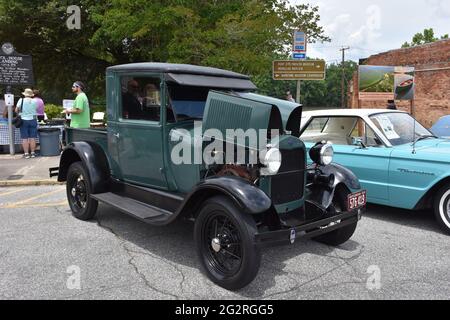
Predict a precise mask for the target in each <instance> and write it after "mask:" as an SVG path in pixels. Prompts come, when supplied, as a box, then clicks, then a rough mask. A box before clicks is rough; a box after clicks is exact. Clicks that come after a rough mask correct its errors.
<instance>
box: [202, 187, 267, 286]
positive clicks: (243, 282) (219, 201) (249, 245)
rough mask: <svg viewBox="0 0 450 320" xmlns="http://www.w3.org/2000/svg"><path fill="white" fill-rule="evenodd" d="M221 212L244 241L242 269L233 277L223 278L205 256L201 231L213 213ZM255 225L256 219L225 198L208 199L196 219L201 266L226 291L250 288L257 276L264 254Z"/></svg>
mask: <svg viewBox="0 0 450 320" xmlns="http://www.w3.org/2000/svg"><path fill="white" fill-rule="evenodd" d="M217 210H220V211H222V213H224V214H225V215H226V216H227V217H228V218H229V219H230V220H231V221H232V222H233V224H234V225H235V226H236V228H237V229H238V230H239V233H240V236H241V239H242V244H241V245H242V250H243V257H242V264H241V267H240V270H239V271H238V272H237V273H236V274H235V275H233V276H231V277H221V276H220V275H218V274H216V272H215V271H214V270H213V269H212V268H211V267H210V266H209V264H208V262H207V258H206V256H205V255H204V253H203V245H202V243H201V242H202V232H203V227H204V224H205V222H206V221H207V220H208V217H209V215H210V214H211V213H213V212H216V211H217ZM256 230H257V229H256V225H255V222H254V221H253V218H252V217H251V216H249V215H246V214H243V213H241V212H240V211H239V210H238V208H237V207H236V205H235V204H234V203H233V202H232V201H231V200H229V199H228V198H226V197H224V196H216V197H212V198H209V199H207V200H206V201H205V203H204V204H203V206H202V208H201V210H200V213H199V215H198V217H197V219H196V220H195V226H194V241H195V244H196V247H197V254H198V257H199V259H200V264H201V266H202V269H203V271H204V272H205V273H206V275H207V276H208V278H209V279H210V280H211V281H212V282H214V283H216V284H217V285H219V286H221V287H222V288H225V289H227V290H239V289H241V288H243V287H245V286H247V285H248V284H249V283H250V282H252V281H253V279H254V278H255V277H256V275H257V274H258V270H259V266H260V263H261V252H260V250H259V248H257V246H256V245H255V243H254V241H253V238H254V234H255V233H256Z"/></svg>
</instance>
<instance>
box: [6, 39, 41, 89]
mask: <svg viewBox="0 0 450 320" xmlns="http://www.w3.org/2000/svg"><path fill="white" fill-rule="evenodd" d="M0 84H2V85H8V86H28V85H34V77H33V63H32V59H31V56H27V55H22V54H19V53H17V52H15V51H14V48H13V47H12V45H10V44H8V43H6V44H3V45H2V47H1V50H0Z"/></svg>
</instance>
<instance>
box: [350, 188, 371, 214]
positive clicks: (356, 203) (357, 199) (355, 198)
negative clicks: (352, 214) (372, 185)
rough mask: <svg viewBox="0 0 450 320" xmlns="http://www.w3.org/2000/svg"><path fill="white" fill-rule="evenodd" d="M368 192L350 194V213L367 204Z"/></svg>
mask: <svg viewBox="0 0 450 320" xmlns="http://www.w3.org/2000/svg"><path fill="white" fill-rule="evenodd" d="M366 194H367V192H366V190H363V191H360V192H355V193H352V194H349V195H348V197H347V208H348V211H352V210H355V209H358V208H361V207H364V206H365V205H366V202H367V196H366Z"/></svg>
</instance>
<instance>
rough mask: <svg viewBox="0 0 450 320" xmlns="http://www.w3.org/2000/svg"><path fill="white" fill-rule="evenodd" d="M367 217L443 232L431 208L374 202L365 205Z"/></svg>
mask: <svg viewBox="0 0 450 320" xmlns="http://www.w3.org/2000/svg"><path fill="white" fill-rule="evenodd" d="M364 216H367V217H369V218H373V219H377V220H382V221H386V222H392V223H396V224H399V225H402V226H406V227H413V228H418V229H423V230H426V231H433V232H438V233H441V234H442V233H443V231H442V230H441V228H440V227H439V225H438V222H437V221H436V219H435V216H434V212H433V210H431V209H430V210H419V211H414V210H406V209H399V208H393V207H386V206H381V205H375V204H368V205H367V212H366V213H365V214H364Z"/></svg>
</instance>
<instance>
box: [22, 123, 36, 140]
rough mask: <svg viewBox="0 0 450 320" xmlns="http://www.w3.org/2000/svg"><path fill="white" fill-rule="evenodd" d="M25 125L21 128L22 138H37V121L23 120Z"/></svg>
mask: <svg viewBox="0 0 450 320" xmlns="http://www.w3.org/2000/svg"><path fill="white" fill-rule="evenodd" d="M22 121H23V124H22V126H21V127H20V137H21V138H22V140H26V139H36V138H37V132H38V131H37V120H36V119H34V120H22Z"/></svg>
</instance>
